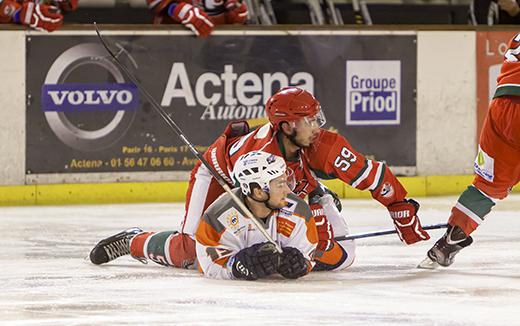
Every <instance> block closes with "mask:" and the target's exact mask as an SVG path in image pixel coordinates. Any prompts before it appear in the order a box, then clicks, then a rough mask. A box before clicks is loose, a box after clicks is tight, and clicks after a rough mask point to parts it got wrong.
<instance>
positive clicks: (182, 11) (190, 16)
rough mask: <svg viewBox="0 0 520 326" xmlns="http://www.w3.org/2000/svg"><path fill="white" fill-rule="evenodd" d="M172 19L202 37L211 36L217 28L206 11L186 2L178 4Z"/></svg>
mask: <svg viewBox="0 0 520 326" xmlns="http://www.w3.org/2000/svg"><path fill="white" fill-rule="evenodd" d="M171 17H172V18H173V19H175V20H176V21H178V22H179V23H181V24H183V25H184V26H186V27H187V28H189V29H191V30H192V31H193V33H195V35H197V36H200V37H207V36H209V35H210V34H211V32H212V31H213V27H215V25H213V23H212V22H211V21H210V20H209V18H208V15H206V13H205V12H204V11H202V10H200V9H199V8H197V7H195V6H192V5H190V4H189V3H186V2H182V3H179V4H177V5H176V6H175V9H174V10H173V12H172V13H171Z"/></svg>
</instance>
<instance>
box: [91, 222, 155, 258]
mask: <svg viewBox="0 0 520 326" xmlns="http://www.w3.org/2000/svg"><path fill="white" fill-rule="evenodd" d="M141 232H143V230H141V229H140V228H131V229H128V230H125V231H122V232H119V233H118V234H115V235H113V236H111V237H108V238H106V239H103V240H101V241H99V242H98V244H97V245H96V246H95V247H94V248H93V249H92V251H91V252H90V261H91V262H92V263H93V264H96V265H101V264H105V263H108V262H109V261H112V260H114V259H116V258H118V257H121V256H124V255H129V254H130V240H131V239H132V238H133V237H134V236H135V235H137V234H139V233H141ZM138 260H139V261H141V262H143V260H140V259H138ZM145 261H146V260H145ZM143 263H144V262H143Z"/></svg>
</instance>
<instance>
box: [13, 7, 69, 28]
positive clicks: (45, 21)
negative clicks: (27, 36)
mask: <svg viewBox="0 0 520 326" xmlns="http://www.w3.org/2000/svg"><path fill="white" fill-rule="evenodd" d="M17 20H18V21H17V22H19V23H20V24H23V25H29V26H31V27H32V28H34V29H36V30H39V31H44V30H45V31H48V32H52V31H54V30H57V29H58V28H60V27H61V25H62V24H63V16H62V15H61V14H60V13H59V9H58V8H57V7H54V6H49V5H43V4H42V5H38V4H35V3H34V2H26V3H24V4H23V7H22V9H21V10H20V13H19V16H18V19H17Z"/></svg>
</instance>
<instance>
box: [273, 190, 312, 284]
mask: <svg viewBox="0 0 520 326" xmlns="http://www.w3.org/2000/svg"><path fill="white" fill-rule="evenodd" d="M294 199H295V200H296V199H297V201H298V204H297V207H296V208H295V212H294V215H293V217H292V218H293V219H295V220H296V221H298V222H299V223H297V224H294V222H292V221H290V220H288V219H286V218H284V217H278V232H279V233H280V234H279V237H285V238H288V239H287V241H284V242H283V243H284V245H283V248H282V250H283V252H282V253H281V254H280V265H279V266H278V272H279V273H280V274H281V275H282V276H283V277H285V278H291V279H296V278H299V277H302V276H305V275H307V274H308V273H309V272H310V271H311V270H312V268H313V266H314V262H313V257H314V255H315V252H316V247H317V245H318V232H317V229H316V224H315V221H314V217H313V216H312V213H311V210H310V207H309V206H308V205H307V203H305V202H304V201H303V200H301V199H299V198H296V196H294ZM293 226H294V228H293Z"/></svg>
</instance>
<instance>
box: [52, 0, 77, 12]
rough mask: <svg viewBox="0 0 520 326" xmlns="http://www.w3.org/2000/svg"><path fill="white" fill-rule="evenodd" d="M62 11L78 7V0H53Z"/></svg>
mask: <svg viewBox="0 0 520 326" xmlns="http://www.w3.org/2000/svg"><path fill="white" fill-rule="evenodd" d="M54 2H55V3H56V5H58V7H59V8H60V9H61V10H63V11H74V10H76V9H77V8H78V0H54Z"/></svg>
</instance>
